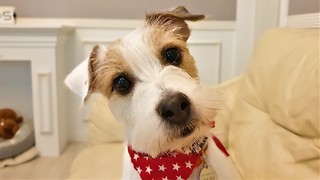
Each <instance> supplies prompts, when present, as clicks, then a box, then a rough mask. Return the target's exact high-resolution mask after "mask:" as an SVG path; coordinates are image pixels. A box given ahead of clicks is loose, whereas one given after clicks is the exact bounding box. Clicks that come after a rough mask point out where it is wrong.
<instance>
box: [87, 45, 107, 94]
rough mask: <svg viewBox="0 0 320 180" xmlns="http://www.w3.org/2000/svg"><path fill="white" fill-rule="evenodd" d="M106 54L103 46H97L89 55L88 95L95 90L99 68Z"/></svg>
mask: <svg viewBox="0 0 320 180" xmlns="http://www.w3.org/2000/svg"><path fill="white" fill-rule="evenodd" d="M106 53H107V49H106V48H105V47H104V46H103V45H97V46H95V47H94V48H93V50H92V52H91V54H90V57H89V62H88V95H89V94H91V93H93V92H95V91H96V90H97V78H98V75H99V67H101V64H102V62H103V61H104V58H105V56H106Z"/></svg>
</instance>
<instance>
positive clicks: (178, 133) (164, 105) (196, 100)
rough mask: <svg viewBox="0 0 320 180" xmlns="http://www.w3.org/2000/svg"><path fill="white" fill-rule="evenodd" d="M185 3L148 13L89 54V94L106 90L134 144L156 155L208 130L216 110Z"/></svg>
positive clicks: (190, 15)
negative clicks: (192, 42)
mask: <svg viewBox="0 0 320 180" xmlns="http://www.w3.org/2000/svg"><path fill="white" fill-rule="evenodd" d="M203 18H204V16H203V15H194V14H190V13H189V12H188V11H187V10H186V9H185V8H183V7H178V8H176V9H175V10H172V11H166V12H161V13H154V14H150V15H147V17H146V22H145V24H144V26H143V27H140V28H137V29H136V30H134V31H132V32H131V33H130V34H128V35H127V36H125V37H124V38H122V39H119V40H117V41H115V42H114V43H113V44H112V45H110V46H109V47H108V48H107V49H106V48H104V47H102V46H96V47H95V48H94V49H93V51H92V53H91V56H90V60H89V94H90V93H95V92H97V93H102V94H103V95H105V96H106V97H107V98H108V100H109V107H110V109H111V111H112V112H113V114H114V116H115V117H116V119H119V120H122V121H123V122H125V124H126V125H127V131H128V134H129V144H130V145H131V146H132V147H133V148H134V149H135V150H137V151H141V152H145V153H148V154H150V155H152V156H157V155H158V154H159V153H161V152H165V151H168V150H177V149H181V148H182V147H184V146H187V145H189V144H190V143H191V142H193V141H194V140H195V139H197V138H199V137H200V136H203V135H204V134H206V133H207V132H208V126H207V123H208V121H210V120H213V118H214V116H215V113H216V102H215V101H214V99H212V96H211V95H210V93H208V92H210V91H206V90H205V89H204V88H202V87H201V86H200V84H199V79H198V72H197V68H196V66H195V61H194V59H193V57H192V56H191V54H190V53H189V50H188V47H187V43H186V41H187V39H188V38H189V36H190V29H189V28H188V25H187V24H186V23H185V20H200V19H203Z"/></svg>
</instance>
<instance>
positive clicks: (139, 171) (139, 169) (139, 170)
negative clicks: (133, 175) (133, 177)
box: [137, 166, 142, 174]
mask: <svg viewBox="0 0 320 180" xmlns="http://www.w3.org/2000/svg"><path fill="white" fill-rule="evenodd" d="M137 171H138V173H139V174H140V173H141V171H142V170H141V168H140V166H139V167H137Z"/></svg>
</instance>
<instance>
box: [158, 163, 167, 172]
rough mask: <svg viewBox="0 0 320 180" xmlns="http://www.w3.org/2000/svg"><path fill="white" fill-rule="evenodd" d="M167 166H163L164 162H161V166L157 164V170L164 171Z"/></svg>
mask: <svg viewBox="0 0 320 180" xmlns="http://www.w3.org/2000/svg"><path fill="white" fill-rule="evenodd" d="M166 169H167V168H166V167H165V166H164V164H162V165H161V166H159V171H163V172H164V171H165V170H166Z"/></svg>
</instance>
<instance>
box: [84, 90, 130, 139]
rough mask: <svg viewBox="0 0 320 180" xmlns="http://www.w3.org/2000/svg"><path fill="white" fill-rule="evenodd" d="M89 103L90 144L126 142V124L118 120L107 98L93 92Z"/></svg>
mask: <svg viewBox="0 0 320 180" xmlns="http://www.w3.org/2000/svg"><path fill="white" fill-rule="evenodd" d="M87 105H88V108H89V110H88V111H89V115H88V116H89V119H90V122H89V130H88V143H89V145H96V144H102V143H113V142H124V139H125V133H124V124H123V123H122V122H120V121H118V120H116V119H115V117H114V116H113V114H112V113H111V111H110V109H109V106H108V100H107V98H105V97H103V96H102V95H101V94H93V95H92V96H91V97H90V99H89V101H88V103H87Z"/></svg>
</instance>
